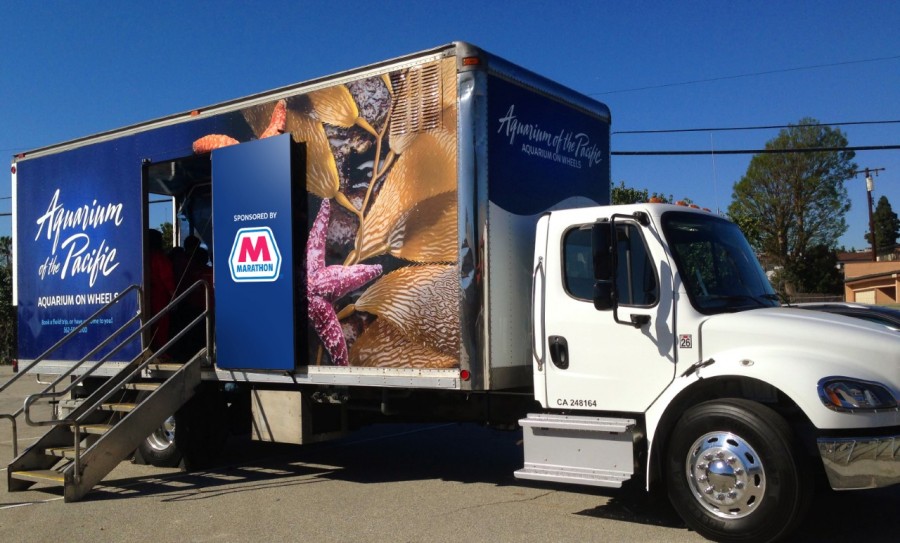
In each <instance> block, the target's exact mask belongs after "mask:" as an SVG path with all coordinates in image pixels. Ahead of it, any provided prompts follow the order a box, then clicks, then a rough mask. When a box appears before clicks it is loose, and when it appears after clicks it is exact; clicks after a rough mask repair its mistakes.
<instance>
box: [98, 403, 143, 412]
mask: <svg viewBox="0 0 900 543" xmlns="http://www.w3.org/2000/svg"><path fill="white" fill-rule="evenodd" d="M135 407H137V404H134V403H104V404H101V405H100V410H101V411H115V412H117V413H128V412H130V411H132V410H133V409H134V408H135Z"/></svg>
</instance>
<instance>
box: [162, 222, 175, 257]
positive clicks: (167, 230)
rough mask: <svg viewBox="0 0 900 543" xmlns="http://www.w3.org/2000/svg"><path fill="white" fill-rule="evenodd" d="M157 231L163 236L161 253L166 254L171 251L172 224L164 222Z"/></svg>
mask: <svg viewBox="0 0 900 543" xmlns="http://www.w3.org/2000/svg"><path fill="white" fill-rule="evenodd" d="M159 231H160V232H162V235H163V251H165V252H167V253H168V252H169V251H170V250H171V249H172V231H173V228H172V223H170V222H164V223H162V224H160V225H159Z"/></svg>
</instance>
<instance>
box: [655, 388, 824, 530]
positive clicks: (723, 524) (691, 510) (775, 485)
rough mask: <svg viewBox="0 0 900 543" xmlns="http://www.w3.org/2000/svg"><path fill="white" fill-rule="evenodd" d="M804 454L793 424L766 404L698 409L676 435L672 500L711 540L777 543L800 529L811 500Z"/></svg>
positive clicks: (736, 402) (728, 402)
mask: <svg viewBox="0 0 900 543" xmlns="http://www.w3.org/2000/svg"><path fill="white" fill-rule="evenodd" d="M798 451H799V449H798V448H797V447H796V446H795V443H794V438H793V432H792V431H791V428H790V426H789V425H788V424H787V422H786V421H785V420H784V419H783V418H782V417H781V416H780V415H778V414H777V413H776V412H775V411H773V410H772V409H770V408H768V407H766V406H764V405H762V404H759V403H757V402H752V401H749V400H743V399H724V400H715V401H710V402H705V403H702V404H699V405H697V406H694V407H693V408H691V409H689V410H687V411H686V412H685V414H684V415H683V416H682V417H681V419H680V420H679V421H678V423H677V424H676V426H675V429H674V430H673V432H672V438H671V440H670V442H669V447H668V453H667V468H666V478H667V482H668V485H667V486H668V492H669V499H670V501H671V502H672V505H673V506H674V507H675V509H676V510H677V511H678V513H679V514H680V515H681V517H682V518H683V519H684V521H685V522H686V523H687V524H688V526H690V527H691V528H693V529H694V530H696V531H697V532H698V533H699V534H701V535H703V536H704V537H707V538H709V539H713V540H716V541H728V542H750V541H752V542H762V541H776V540H778V539H781V538H783V537H785V536H787V535H788V534H790V533H791V532H792V531H793V530H794V529H795V528H796V527H797V525H798V524H799V523H800V521H801V520H802V519H803V516H804V515H805V513H806V510H807V508H808V506H809V502H810V499H811V497H812V487H811V484H810V483H811V477H810V472H809V469H807V466H806V465H805V464H804V462H803V459H802V458H801V457H800V456H799V455H798Z"/></svg>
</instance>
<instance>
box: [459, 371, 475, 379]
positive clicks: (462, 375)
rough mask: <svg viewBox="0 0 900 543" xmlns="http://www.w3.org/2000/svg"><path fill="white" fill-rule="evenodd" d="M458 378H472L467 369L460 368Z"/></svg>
mask: <svg viewBox="0 0 900 543" xmlns="http://www.w3.org/2000/svg"><path fill="white" fill-rule="evenodd" d="M459 378H460V379H462V380H463V381H468V380H469V379H471V378H472V374H471V373H469V370H462V371H461V372H459Z"/></svg>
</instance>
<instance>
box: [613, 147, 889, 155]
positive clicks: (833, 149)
mask: <svg viewBox="0 0 900 543" xmlns="http://www.w3.org/2000/svg"><path fill="white" fill-rule="evenodd" d="M897 149H900V145H864V146H860V147H807V148H804V149H718V150H711V149H706V150H703V151H612V152H611V153H610V154H611V155H613V156H688V155H778V154H790V153H831V152H840V151H895V150H897Z"/></svg>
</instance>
